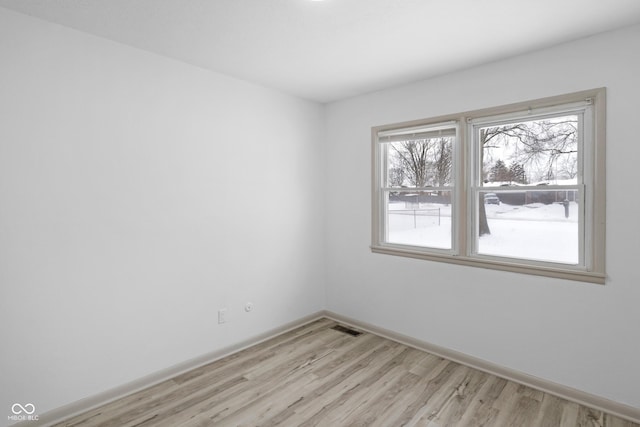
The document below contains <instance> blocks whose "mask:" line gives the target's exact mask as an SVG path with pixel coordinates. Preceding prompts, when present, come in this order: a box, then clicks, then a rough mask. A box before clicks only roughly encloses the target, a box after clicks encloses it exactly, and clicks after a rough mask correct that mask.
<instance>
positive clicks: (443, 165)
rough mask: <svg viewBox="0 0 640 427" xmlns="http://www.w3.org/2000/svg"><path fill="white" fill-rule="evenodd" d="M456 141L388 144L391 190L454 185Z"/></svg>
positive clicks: (423, 140)
mask: <svg viewBox="0 0 640 427" xmlns="http://www.w3.org/2000/svg"><path fill="white" fill-rule="evenodd" d="M454 138H455V137H452V136H445V137H438V138H427V139H412V140H406V141H396V142H392V143H386V146H387V186H388V187H396V188H401V187H427V186H429V187H441V186H448V185H451V184H452V183H453V175H452V173H451V163H452V159H453V154H452V149H453V141H454Z"/></svg>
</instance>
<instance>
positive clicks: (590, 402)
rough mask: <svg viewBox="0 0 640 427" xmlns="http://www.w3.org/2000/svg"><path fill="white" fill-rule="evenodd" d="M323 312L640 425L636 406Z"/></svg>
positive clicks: (375, 332) (341, 320)
mask: <svg viewBox="0 0 640 427" xmlns="http://www.w3.org/2000/svg"><path fill="white" fill-rule="evenodd" d="M323 314H324V316H325V317H328V318H329V319H332V320H335V321H336V322H340V323H344V324H347V325H349V326H352V327H354V328H357V329H361V330H363V331H367V332H370V333H372V334H375V335H379V336H381V337H384V338H388V339H390V340H392V341H396V342H399V343H401V344H405V345H407V346H410V347H413V348H416V349H418V350H423V351H426V352H428V353H431V354H435V355H436V356H440V357H442V358H444V359H448V360H451V361H454V362H457V363H460V364H461V365H465V366H469V367H471V368H474V369H478V370H480V371H483V372H486V373H488V374H492V375H495V376H497V377H500V378H504V379H506V380H510V381H514V382H516V383H519V384H523V385H526V386H529V387H531V388H534V389H537V390H540V391H543V392H545V393H549V394H552V395H554V396H557V397H560V398H563V399H566V400H569V401H571V402H575V403H578V404H580V405H584V406H588V407H590V408H593V409H597V410H600V411H603V412H607V413H609V414H612V415H615V416H617V417H620V418H624V419H626V420H629V421H633V422H634V423H638V424H640V408H635V407H633V406H629V405H625V404H622V403H618V402H615V401H613V400H609V399H606V398H604V397H601V396H597V395H594V394H590V393H586V392H584V391H581V390H577V389H575V388H571V387H567V386H565V385H562V384H558V383H554V382H552V381H548V380H545V379H542V378H538V377H535V376H533V375H529V374H526V373H524V372H520V371H516V370H514V369H510V368H505V367H503V366H500V365H497V364H495V363H491V362H488V361H486V360H482V359H479V358H477V357H473V356H469V355H467V354H464V353H460V352H458V351H455V350H450V349H448V348H444V347H440V346H437V345H434V344H431V343H428V342H425V341H421V340H418V339H415V338H412V337H409V336H406V335H402V334H399V333H396V332H394V331H390V330H388V329H384V328H381V327H378V326H375V325H372V324H370V323H366V322H361V321H359V320H356V319H352V318H349V317H347V316H342V315H340V314H337V313H333V312H331V311H325V312H324V313H323Z"/></svg>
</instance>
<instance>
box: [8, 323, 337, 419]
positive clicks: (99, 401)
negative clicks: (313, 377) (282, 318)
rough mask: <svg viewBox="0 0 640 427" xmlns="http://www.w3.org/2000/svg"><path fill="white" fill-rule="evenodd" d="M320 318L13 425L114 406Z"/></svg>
mask: <svg viewBox="0 0 640 427" xmlns="http://www.w3.org/2000/svg"><path fill="white" fill-rule="evenodd" d="M323 317H325V314H324V312H317V313H314V314H311V315H309V316H305V317H303V318H300V319H297V320H294V321H293V322H289V323H286V324H284V325H282V326H280V327H278V328H274V329H271V330H269V331H267V332H264V333H262V334H259V335H256V336H254V337H251V338H249V339H246V340H244V341H241V342H239V343H237V344H235V345H232V346H229V347H225V348H223V349H220V350H216V351H212V352H210V353H207V354H203V355H202V356H199V357H196V358H193V359H191V360H187V361H186V362H182V363H178V364H177V365H173V366H171V367H169V368H167V369H163V370H161V371H158V372H154V373H152V374H150V375H146V376H144V377H142V378H139V379H137V380H134V381H131V382H129V383H126V384H123V385H121V386H118V387H115V388H112V389H110V390H107V391H104V392H102V393H98V394H95V395H93V396H90V397H87V398H84V399H81V400H78V401H76V402H73V403H70V404H68V405H65V406H62V407H60V408H56V409H53V410H51V411H48V412H45V413H44V414H40V415H39V419H38V421H36V422H34V421H23V422H20V423H17V424H14V426H24V427H27V426H29V427H33V426H50V425H53V424H56V423H59V422H62V421H64V420H66V419H69V418H71V417H73V416H75V415H79V414H82V413H83V412H87V411H90V410H91V409H94V408H97V407H99V406H102V405H105V404H107V403H110V402H113V401H115V400H117V399H120V398H122V397H125V396H128V395H130V394H133V393H135V392H138V391H141V390H144V389H146V388H149V387H151V386H153V385H156V384H158V383H161V382H163V381H166V380H168V379H171V378H173V377H176V376H178V375H180V374H183V373H185V372H188V371H190V370H192V369H196V368H198V367H200V366H204V365H206V364H208V363H211V362H214V361H216V360H218V359H222V358H223V357H227V356H229V355H231V354H233V353H237V352H239V351H241V350H244V349H246V348H248V347H251V346H254V345H256V344H259V343H261V342H263V341H266V340H269V339H271V338H274V337H276V336H278V335H281V334H283V333H285V332H288V331H290V330H292V329H295V328H298V327H300V326H302V325H305V324H307V323H310V322H313V321H315V320H317V319H321V318H323Z"/></svg>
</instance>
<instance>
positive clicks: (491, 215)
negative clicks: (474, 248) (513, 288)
mask: <svg viewBox="0 0 640 427" xmlns="http://www.w3.org/2000/svg"><path fill="white" fill-rule="evenodd" d="M419 209H420V210H415V211H413V210H412V209H407V207H406V205H405V203H403V202H400V203H397V202H391V203H389V222H388V226H389V236H388V238H389V240H388V241H389V243H400V244H406V245H413V246H425V247H432V248H440V249H451V206H450V205H443V204H433V203H421V204H420V206H419ZM486 212H487V219H488V222H489V228H490V229H491V234H490V235H485V236H482V237H480V238H479V240H478V253H480V254H483V255H496V256H504V257H512V258H524V259H532V260H540V261H551V262H559V263H564V264H577V263H578V262H579V249H578V248H579V227H578V205H577V204H576V203H573V202H572V203H571V204H570V205H569V218H565V215H564V206H563V205H562V204H558V203H553V204H549V205H545V204H541V203H532V204H528V205H522V206H514V205H507V204H504V203H503V204H501V205H486ZM438 222H439V225H438Z"/></svg>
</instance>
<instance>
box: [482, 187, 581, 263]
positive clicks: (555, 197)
mask: <svg viewBox="0 0 640 427" xmlns="http://www.w3.org/2000/svg"><path fill="white" fill-rule="evenodd" d="M478 194H479V197H480V202H481V203H479V204H478V206H479V209H480V212H478V220H479V229H480V233H479V234H481V235H480V237H479V239H478V253H479V254H482V255H497V256H502V257H509V258H523V259H529V260H538V261H550V262H558V263H563V264H572V265H576V264H578V263H579V259H580V250H579V245H580V241H579V240H580V239H579V232H580V231H579V228H580V227H579V217H580V213H579V209H580V208H579V206H580V205H579V203H578V201H579V197H578V192H577V191H576V190H568V191H567V190H552V191H549V190H529V189H527V190H525V191H522V192H515V193H514V192H495V193H494V192H484V191H483V192H479V193H478ZM483 211H484V214H485V215H483ZM483 217H484V218H486V224H484V225H485V226H488V233H485V234H482V231H486V230H484V227H483V224H482V223H483Z"/></svg>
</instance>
